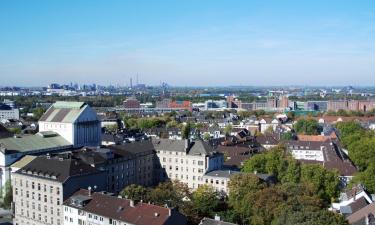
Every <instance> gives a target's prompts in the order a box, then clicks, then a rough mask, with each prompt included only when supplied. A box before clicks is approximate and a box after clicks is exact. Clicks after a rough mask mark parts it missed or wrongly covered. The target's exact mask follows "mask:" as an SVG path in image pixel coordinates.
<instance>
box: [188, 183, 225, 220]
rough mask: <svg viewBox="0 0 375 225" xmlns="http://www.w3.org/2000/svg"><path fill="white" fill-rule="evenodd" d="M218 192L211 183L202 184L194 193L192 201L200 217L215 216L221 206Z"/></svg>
mask: <svg viewBox="0 0 375 225" xmlns="http://www.w3.org/2000/svg"><path fill="white" fill-rule="evenodd" d="M217 196H218V193H216V191H215V189H214V188H213V187H212V186H210V185H201V186H200V187H198V189H197V190H196V191H195V192H194V193H193V198H192V202H193V205H194V208H195V210H196V212H197V215H198V217H213V216H214V212H215V210H216V209H217V208H218V206H219V199H218V197H217Z"/></svg>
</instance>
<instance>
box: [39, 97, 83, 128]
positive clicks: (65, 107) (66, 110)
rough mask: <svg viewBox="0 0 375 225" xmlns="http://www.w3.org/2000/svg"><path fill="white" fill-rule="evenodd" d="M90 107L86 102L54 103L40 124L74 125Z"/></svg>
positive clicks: (40, 120)
mask: <svg viewBox="0 0 375 225" xmlns="http://www.w3.org/2000/svg"><path fill="white" fill-rule="evenodd" d="M87 106H88V105H87V104H86V103H84V102H61V101H58V102H56V103H54V104H53V105H52V106H51V107H50V108H49V109H48V110H47V111H46V112H45V113H44V114H43V116H42V117H41V118H40V119H39V122H56V123H73V122H74V121H75V120H76V119H77V118H78V116H79V115H80V114H81V113H82V112H83V111H84V109H85V108H86V107H87Z"/></svg>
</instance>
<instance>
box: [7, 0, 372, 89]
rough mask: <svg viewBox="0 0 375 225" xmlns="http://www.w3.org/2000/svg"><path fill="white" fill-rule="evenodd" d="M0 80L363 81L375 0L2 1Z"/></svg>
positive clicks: (367, 75)
mask: <svg viewBox="0 0 375 225" xmlns="http://www.w3.org/2000/svg"><path fill="white" fill-rule="evenodd" d="M0 32H1V33H0V77H1V79H2V81H1V84H0V86H46V85H48V84H49V83H64V84H66V83H70V82H73V83H75V82H77V83H87V84H88V83H98V84H102V85H109V84H112V85H118V84H119V85H126V84H129V79H130V77H133V84H135V82H136V76H137V74H138V76H139V83H146V84H149V85H158V84H159V83H160V82H161V81H165V82H167V83H168V84H170V85H172V86H180V87H185V86H204V87H205V86H210V87H212V86H306V85H308V86H347V85H352V86H365V87H366V86H367V87H370V86H371V85H372V84H373V81H374V77H375V38H374V37H375V1H372V0H364V1H355V0H348V1H340V0H332V1H323V0H317V1H311V2H305V1H304V2H301V1H276V0H274V1H235V2H234V1H227V0H225V1H213V0H207V1H199V0H192V1H184V2H183V1H162V2H159V1H137V3H135V2H130V1H96V0H95V1H94V0H93V1H82V0H80V1H77V0H74V1H73V0H66V1H27V0H22V1H21V0H14V1H0Z"/></svg>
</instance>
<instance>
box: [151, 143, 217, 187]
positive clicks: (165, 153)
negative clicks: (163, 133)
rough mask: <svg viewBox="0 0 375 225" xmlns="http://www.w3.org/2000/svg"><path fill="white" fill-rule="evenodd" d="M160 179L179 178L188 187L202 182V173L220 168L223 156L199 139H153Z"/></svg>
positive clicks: (196, 185)
mask: <svg viewBox="0 0 375 225" xmlns="http://www.w3.org/2000/svg"><path fill="white" fill-rule="evenodd" d="M153 145H154V148H155V150H156V154H157V157H158V160H159V163H160V165H159V168H158V169H159V173H158V175H159V177H160V180H161V181H163V180H168V179H171V180H179V181H181V182H183V183H186V184H187V185H188V187H189V188H191V189H196V188H198V186H199V185H201V184H203V175H204V174H206V173H207V172H209V171H212V170H217V169H221V168H222V165H223V162H224V157H223V155H222V154H221V153H218V152H217V151H216V150H215V149H214V148H213V147H211V146H209V145H208V144H207V143H205V142H203V141H201V140H195V141H189V140H168V139H159V140H153Z"/></svg>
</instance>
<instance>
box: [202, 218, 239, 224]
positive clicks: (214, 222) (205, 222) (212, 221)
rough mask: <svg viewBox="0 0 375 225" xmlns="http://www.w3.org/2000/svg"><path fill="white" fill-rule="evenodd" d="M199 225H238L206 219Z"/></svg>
mask: <svg viewBox="0 0 375 225" xmlns="http://www.w3.org/2000/svg"><path fill="white" fill-rule="evenodd" d="M199 225H236V224H234V223H229V222H224V221H219V220H215V219H210V218H206V217H205V218H203V219H202V220H201V222H200V224H199Z"/></svg>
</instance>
